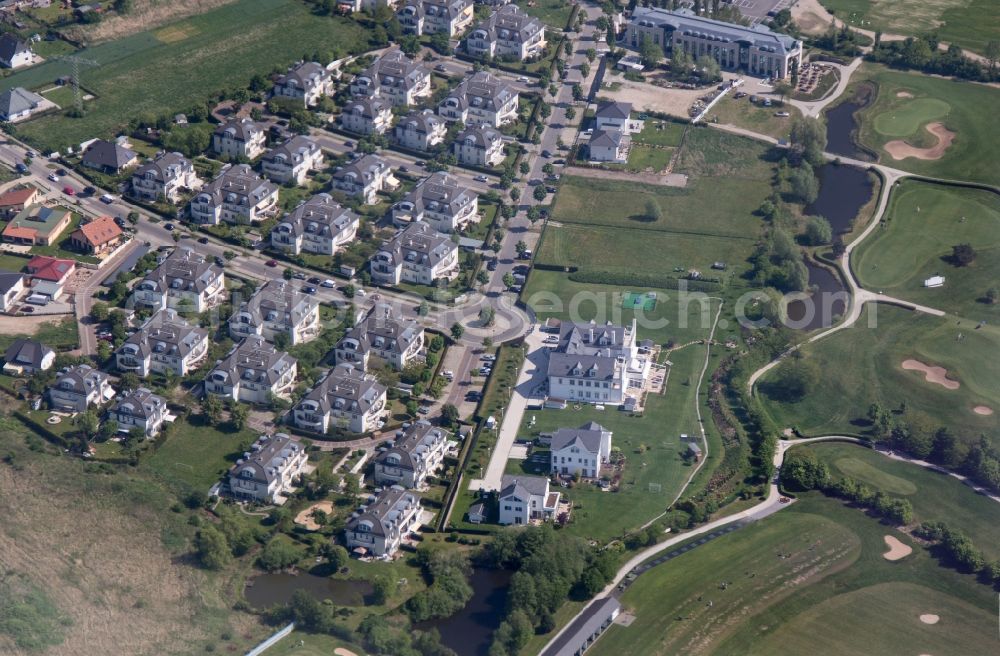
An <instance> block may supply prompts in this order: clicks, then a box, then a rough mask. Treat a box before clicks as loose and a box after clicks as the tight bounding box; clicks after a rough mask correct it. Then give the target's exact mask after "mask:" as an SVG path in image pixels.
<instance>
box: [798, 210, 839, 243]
mask: <svg viewBox="0 0 1000 656" xmlns="http://www.w3.org/2000/svg"><path fill="white" fill-rule="evenodd" d="M805 237H806V242H808V244H809V245H810V246H822V245H823V244H829V243H830V241H831V240H832V239H833V229H832V228H830V222H829V221H827V220H826V219H824V218H823V217H821V216H810V217H809V219H808V220H807V221H806V232H805Z"/></svg>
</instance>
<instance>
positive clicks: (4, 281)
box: [0, 271, 24, 294]
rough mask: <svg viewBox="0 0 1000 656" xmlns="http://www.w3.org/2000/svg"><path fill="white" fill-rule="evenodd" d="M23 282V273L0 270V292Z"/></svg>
mask: <svg viewBox="0 0 1000 656" xmlns="http://www.w3.org/2000/svg"><path fill="white" fill-rule="evenodd" d="M23 282H24V275H23V274H21V273H17V272H14V271H0V294H6V293H7V292H8V291H10V290H11V289H13V288H14V287H16V286H17V285H18V283H23Z"/></svg>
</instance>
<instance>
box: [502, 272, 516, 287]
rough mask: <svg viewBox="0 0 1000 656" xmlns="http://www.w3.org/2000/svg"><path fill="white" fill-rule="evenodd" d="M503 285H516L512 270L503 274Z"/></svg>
mask: <svg viewBox="0 0 1000 656" xmlns="http://www.w3.org/2000/svg"><path fill="white" fill-rule="evenodd" d="M503 286H504V287H506V288H508V289H510V288H511V287H513V286H514V276H513V275H512V274H511V272H510V271H508V272H507V273H505V274H503Z"/></svg>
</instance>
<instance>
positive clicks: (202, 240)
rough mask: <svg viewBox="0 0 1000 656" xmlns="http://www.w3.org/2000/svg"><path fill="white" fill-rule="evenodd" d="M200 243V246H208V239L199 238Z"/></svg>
mask: <svg viewBox="0 0 1000 656" xmlns="http://www.w3.org/2000/svg"><path fill="white" fill-rule="evenodd" d="M198 243H199V244H207V243H208V237H199V238H198Z"/></svg>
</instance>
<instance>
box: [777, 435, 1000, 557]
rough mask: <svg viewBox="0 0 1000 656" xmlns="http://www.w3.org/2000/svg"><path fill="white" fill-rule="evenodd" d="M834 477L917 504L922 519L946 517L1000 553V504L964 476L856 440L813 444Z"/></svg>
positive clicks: (981, 544) (944, 519) (988, 554)
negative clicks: (959, 478)
mask: <svg viewBox="0 0 1000 656" xmlns="http://www.w3.org/2000/svg"><path fill="white" fill-rule="evenodd" d="M797 448H808V449H810V450H811V451H813V452H814V453H815V454H816V456H817V457H818V458H819V459H820V460H821V461H823V462H825V463H827V465H828V466H829V467H830V472H831V474H833V475H834V476H835V477H838V476H850V477H852V478H854V479H855V480H858V481H861V482H863V483H865V484H867V485H870V486H872V487H873V488H878V489H880V490H883V491H885V492H886V493H887V494H891V495H893V496H903V497H906V498H907V499H908V500H909V501H910V503H912V504H913V514H914V517H915V521H917V522H947V523H948V525H949V526H952V527H954V528H959V529H961V530H962V531H964V532H965V533H966V534H968V535H969V537H970V538H972V541H973V542H974V543H975V544H976V546H977V547H978V548H979V549H982V550H983V552H984V553H985V554H986V558H987V560H995V559H996V558H1000V504H998V503H997V502H995V501H993V500H992V499H990V498H989V497H985V496H983V495H981V494H976V492H975V491H973V490H972V489H971V488H969V487H967V486H965V485H962V484H961V483H959V481H957V480H955V479H954V478H951V477H949V476H943V475H941V474H939V473H937V472H934V471H931V470H929V469H925V468H923V467H917V466H915V465H911V464H909V463H906V462H900V461H898V460H892V459H890V458H887V457H886V456H884V455H882V454H880V453H878V452H877V451H873V450H871V449H863V448H860V447H858V446H855V445H852V444H843V443H841V444H835V443H828V444H813V445H810V446H808V447H804V446H803V447H797Z"/></svg>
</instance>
